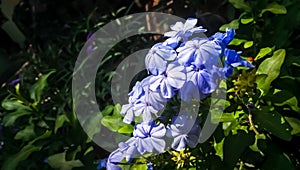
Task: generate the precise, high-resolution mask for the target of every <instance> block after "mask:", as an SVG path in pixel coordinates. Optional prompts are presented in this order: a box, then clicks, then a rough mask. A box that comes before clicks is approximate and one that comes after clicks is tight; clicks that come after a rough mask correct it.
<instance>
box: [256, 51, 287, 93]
mask: <svg viewBox="0 0 300 170" xmlns="http://www.w3.org/2000/svg"><path fill="white" fill-rule="evenodd" d="M284 58H285V50H284V49H280V50H277V51H275V52H274V54H273V56H272V57H270V58H267V59H265V60H264V61H263V62H262V63H261V64H260V66H259V67H258V69H257V71H256V74H257V75H258V76H257V78H256V83H257V87H258V89H260V90H261V91H262V95H266V94H267V93H268V91H269V89H270V88H271V83H272V81H273V80H275V79H276V78H277V77H278V75H279V73H280V68H281V65H282V63H283V61H284Z"/></svg>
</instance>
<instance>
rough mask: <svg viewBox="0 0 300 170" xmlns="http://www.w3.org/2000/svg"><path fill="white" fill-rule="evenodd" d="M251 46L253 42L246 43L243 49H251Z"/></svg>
mask: <svg viewBox="0 0 300 170" xmlns="http://www.w3.org/2000/svg"><path fill="white" fill-rule="evenodd" d="M252 45H253V41H247V42H245V44H244V48H250V47H252Z"/></svg>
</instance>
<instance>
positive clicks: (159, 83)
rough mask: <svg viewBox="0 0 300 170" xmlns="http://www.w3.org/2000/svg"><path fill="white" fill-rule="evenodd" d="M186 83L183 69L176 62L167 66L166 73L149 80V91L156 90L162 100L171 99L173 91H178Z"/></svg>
mask: <svg viewBox="0 0 300 170" xmlns="http://www.w3.org/2000/svg"><path fill="white" fill-rule="evenodd" d="M185 81H186V71H185V67H183V66H181V65H179V64H178V63H176V62H173V63H170V64H168V67H167V69H166V71H165V72H164V73H163V74H161V75H157V76H153V77H152V78H151V79H150V81H149V82H150V84H151V85H150V89H151V90H153V91H156V90H158V91H159V92H160V93H161V94H162V95H163V97H164V98H166V99H169V98H171V97H173V95H174V90H176V89H180V88H181V87H182V86H183V85H184V83H185Z"/></svg>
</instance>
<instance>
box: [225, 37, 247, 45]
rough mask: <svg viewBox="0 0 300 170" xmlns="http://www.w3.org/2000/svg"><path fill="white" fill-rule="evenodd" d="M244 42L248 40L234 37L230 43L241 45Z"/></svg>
mask: <svg viewBox="0 0 300 170" xmlns="http://www.w3.org/2000/svg"><path fill="white" fill-rule="evenodd" d="M244 42H247V40H244V39H238V38H234V39H233V40H232V41H231V42H230V43H229V45H241V44H242V43H244Z"/></svg>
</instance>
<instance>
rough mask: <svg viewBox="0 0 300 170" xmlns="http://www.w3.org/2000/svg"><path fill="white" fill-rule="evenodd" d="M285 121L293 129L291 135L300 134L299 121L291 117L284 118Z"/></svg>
mask: <svg viewBox="0 0 300 170" xmlns="http://www.w3.org/2000/svg"><path fill="white" fill-rule="evenodd" d="M284 118H285V120H286V121H287V122H288V123H289V124H290V126H291V127H292V128H293V130H292V132H291V134H292V135H296V134H299V133H300V120H299V119H296V118H293V117H284Z"/></svg>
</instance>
